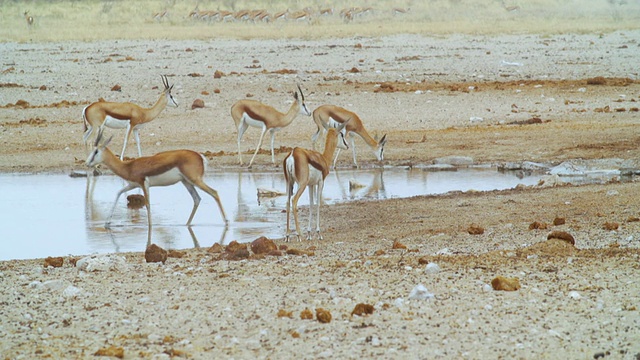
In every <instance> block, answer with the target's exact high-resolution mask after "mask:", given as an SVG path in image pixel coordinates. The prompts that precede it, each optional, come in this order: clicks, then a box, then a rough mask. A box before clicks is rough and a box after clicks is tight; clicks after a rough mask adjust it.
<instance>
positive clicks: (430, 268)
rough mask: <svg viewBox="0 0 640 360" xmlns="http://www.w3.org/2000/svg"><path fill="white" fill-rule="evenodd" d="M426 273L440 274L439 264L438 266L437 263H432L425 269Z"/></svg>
mask: <svg viewBox="0 0 640 360" xmlns="http://www.w3.org/2000/svg"><path fill="white" fill-rule="evenodd" d="M424 271H425V272H427V273H429V274H435V273H438V272H440V266H439V265H438V264H436V263H433V262H430V263H428V264H427V266H426V267H425V268H424Z"/></svg>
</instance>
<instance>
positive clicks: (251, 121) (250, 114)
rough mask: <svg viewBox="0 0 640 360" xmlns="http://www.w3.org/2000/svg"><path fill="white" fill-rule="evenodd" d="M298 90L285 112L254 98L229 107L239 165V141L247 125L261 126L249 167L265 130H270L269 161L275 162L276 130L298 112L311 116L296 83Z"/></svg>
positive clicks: (241, 163) (258, 148)
mask: <svg viewBox="0 0 640 360" xmlns="http://www.w3.org/2000/svg"><path fill="white" fill-rule="evenodd" d="M298 91H299V92H300V95H298V92H296V93H294V95H293V98H294V99H295V101H294V102H293V104H291V107H290V108H289V111H287V113H286V114H283V113H281V112H279V111H278V110H276V109H274V108H273V107H271V106H269V105H265V104H263V103H261V102H259V101H256V100H246V99H245V100H240V101H238V102H236V103H235V104H233V106H232V107H231V117H232V118H233V121H234V122H235V123H236V129H238V158H240V165H243V162H242V154H241V152H240V141H241V140H242V136H243V135H244V132H245V131H246V130H247V128H248V127H249V126H253V127H258V128H262V133H261V134H260V140H259V141H258V146H257V147H256V151H255V152H254V153H253V156H252V157H251V161H249V167H251V165H252V164H253V160H254V159H255V157H256V155H257V154H258V150H260V147H261V146H262V140H263V139H264V134H265V133H266V132H267V130H269V131H270V132H271V162H272V163H273V164H275V163H276V160H275V155H274V150H273V143H274V141H275V137H276V131H277V130H280V129H282V128H284V127H286V126H287V125H289V124H291V122H292V121H293V120H294V119H295V118H296V116H297V115H298V113H300V114H303V115H306V116H311V112H310V111H309V109H307V105H306V104H305V103H304V94H303V93H302V89H300V85H298Z"/></svg>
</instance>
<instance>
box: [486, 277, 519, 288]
mask: <svg viewBox="0 0 640 360" xmlns="http://www.w3.org/2000/svg"><path fill="white" fill-rule="evenodd" d="M491 287H493V290H502V291H516V290H519V289H520V280H519V279H518V278H506V277H504V276H498V277H496V278H495V279H493V280H491Z"/></svg>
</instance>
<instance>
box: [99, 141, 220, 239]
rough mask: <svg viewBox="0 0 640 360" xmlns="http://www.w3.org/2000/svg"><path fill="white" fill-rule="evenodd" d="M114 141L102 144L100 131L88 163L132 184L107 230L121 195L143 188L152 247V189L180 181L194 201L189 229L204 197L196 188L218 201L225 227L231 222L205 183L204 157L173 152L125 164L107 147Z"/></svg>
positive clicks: (187, 151)
mask: <svg viewBox="0 0 640 360" xmlns="http://www.w3.org/2000/svg"><path fill="white" fill-rule="evenodd" d="M112 138H113V137H110V138H109V139H108V140H107V141H105V142H101V139H102V130H99V131H98V135H97V136H96V142H95V144H94V149H93V151H92V152H91V154H89V157H88V158H87V161H86V165H87V166H88V167H95V166H96V165H98V164H105V165H106V166H107V167H108V168H109V169H110V170H111V171H113V172H114V173H115V174H116V175H118V176H119V177H121V178H122V179H124V180H126V181H127V182H128V185H127V186H125V187H123V188H122V189H121V190H120V191H118V194H117V195H116V200H115V202H114V203H113V207H112V208H111V213H110V214H109V218H108V219H107V222H106V223H105V227H106V228H109V227H110V225H111V217H113V213H114V211H115V209H116V205H117V204H118V199H120V195H122V193H124V192H127V191H129V190H133V189H135V188H141V189H142V192H143V194H144V198H145V206H146V208H147V218H148V222H149V232H148V239H147V245H149V244H151V205H150V202H149V188H150V187H152V186H168V185H173V184H175V183H177V182H181V183H182V185H184V187H186V188H187V191H189V194H190V195H191V197H192V198H193V210H191V215H189V220H187V226H189V225H191V220H193V216H194V215H195V214H196V210H198V205H200V195H198V192H197V191H196V186H197V187H198V188H200V189H201V190H202V191H204V192H206V193H207V194H209V195H211V197H213V198H214V200H215V201H216V202H217V203H218V207H219V208H220V213H221V214H222V219H223V220H224V223H225V226H228V224H229V221H228V220H227V216H226V215H225V213H224V209H223V208H222V203H221V202H220V197H218V192H217V191H215V190H214V189H212V188H210V187H209V186H208V185H207V184H206V183H205V182H204V180H203V177H204V173H205V171H206V165H207V161H206V159H205V157H204V156H202V154H199V153H197V152H195V151H191V150H173V151H165V152H161V153H157V154H155V155H153V156H145V157H139V158H137V159H134V160H128V161H122V160H120V159H118V157H116V156H115V155H114V154H113V153H112V152H111V150H109V148H107V146H108V145H109V142H110V141H111V139H112Z"/></svg>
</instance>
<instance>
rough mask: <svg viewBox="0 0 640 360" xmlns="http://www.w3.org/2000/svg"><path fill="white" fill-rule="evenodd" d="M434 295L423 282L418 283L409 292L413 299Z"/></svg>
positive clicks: (432, 296) (424, 298)
mask: <svg viewBox="0 0 640 360" xmlns="http://www.w3.org/2000/svg"><path fill="white" fill-rule="evenodd" d="M434 297H435V296H434V295H433V294H432V293H430V292H429V290H427V288H426V287H425V286H424V285H422V284H418V285H417V286H416V287H414V288H413V290H411V292H410V293H409V299H411V300H428V299H432V298H434Z"/></svg>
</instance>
